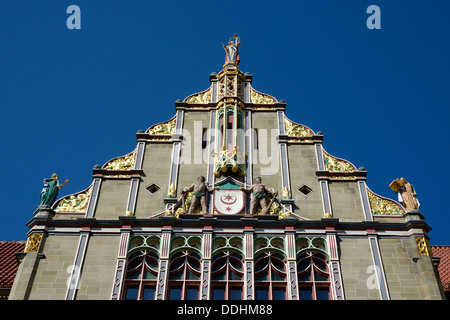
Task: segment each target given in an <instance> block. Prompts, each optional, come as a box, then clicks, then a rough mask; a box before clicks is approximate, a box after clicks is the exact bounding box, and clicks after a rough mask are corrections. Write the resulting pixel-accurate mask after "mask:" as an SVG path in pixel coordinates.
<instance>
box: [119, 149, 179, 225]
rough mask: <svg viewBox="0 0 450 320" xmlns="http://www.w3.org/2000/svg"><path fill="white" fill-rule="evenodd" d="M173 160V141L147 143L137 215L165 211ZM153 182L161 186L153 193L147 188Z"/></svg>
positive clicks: (142, 215) (142, 216)
mask: <svg viewBox="0 0 450 320" xmlns="http://www.w3.org/2000/svg"><path fill="white" fill-rule="evenodd" d="M171 161H172V144H171V143H170V144H168V143H152V144H147V145H146V149H145V156H144V161H143V164H142V169H143V171H144V176H143V177H142V180H141V182H140V184H139V190H138V195H137V202H136V212H135V216H136V217H138V218H145V217H150V216H153V215H155V214H157V213H160V212H162V211H164V209H165V206H164V198H165V197H167V190H168V187H169V177H170V168H171ZM152 183H156V184H157V185H158V186H159V187H160V188H161V189H160V190H159V191H157V192H155V193H154V194H151V193H150V192H148V191H147V190H146V189H145V188H146V187H148V186H149V185H151V184H152ZM125 206H126V202H125Z"/></svg>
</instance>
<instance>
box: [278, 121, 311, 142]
mask: <svg viewBox="0 0 450 320" xmlns="http://www.w3.org/2000/svg"><path fill="white" fill-rule="evenodd" d="M284 125H285V127H286V134H287V135H288V136H289V137H311V136H313V135H314V132H313V131H312V130H311V129H310V128H308V127H306V126H304V125H301V124H297V123H294V122H292V121H290V120H289V119H287V118H284Z"/></svg>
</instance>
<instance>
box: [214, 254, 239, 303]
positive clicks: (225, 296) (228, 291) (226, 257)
mask: <svg viewBox="0 0 450 320" xmlns="http://www.w3.org/2000/svg"><path fill="white" fill-rule="evenodd" d="M211 267H212V272H211V298H212V299H213V300H241V299H242V289H243V284H244V259H243V257H242V256H241V255H240V254H238V253H236V252H233V251H223V252H220V253H218V254H216V255H215V256H214V257H213V259H212V265H211Z"/></svg>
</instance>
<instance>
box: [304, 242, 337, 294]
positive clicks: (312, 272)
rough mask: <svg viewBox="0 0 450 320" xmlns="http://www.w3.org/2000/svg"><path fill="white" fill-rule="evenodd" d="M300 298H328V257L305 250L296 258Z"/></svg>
mask: <svg viewBox="0 0 450 320" xmlns="http://www.w3.org/2000/svg"><path fill="white" fill-rule="evenodd" d="M297 273H298V284H299V290H300V299H301V300H329V299H330V272H329V270H328V259H327V258H326V257H325V255H323V254H320V253H317V252H312V251H311V252H305V253H303V254H301V255H300V256H299V257H298V258H297Z"/></svg>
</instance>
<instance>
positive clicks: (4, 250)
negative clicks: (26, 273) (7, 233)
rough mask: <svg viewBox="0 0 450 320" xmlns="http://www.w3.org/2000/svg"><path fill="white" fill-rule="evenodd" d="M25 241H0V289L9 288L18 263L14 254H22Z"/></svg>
mask: <svg viewBox="0 0 450 320" xmlns="http://www.w3.org/2000/svg"><path fill="white" fill-rule="evenodd" d="M25 243H26V242H25V241H0V288H11V287H12V284H13V282H14V277H15V276H16V272H17V268H18V267H19V263H18V262H17V259H16V256H15V253H16V252H23V250H24V249H25Z"/></svg>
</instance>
